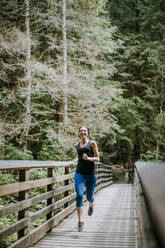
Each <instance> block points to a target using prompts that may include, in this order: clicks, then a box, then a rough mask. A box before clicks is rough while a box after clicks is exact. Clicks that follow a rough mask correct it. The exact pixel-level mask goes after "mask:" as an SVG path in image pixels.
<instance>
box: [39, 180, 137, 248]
mask: <svg viewBox="0 0 165 248" xmlns="http://www.w3.org/2000/svg"><path fill="white" fill-rule="evenodd" d="M87 211H88V205H87V204H86V205H85V206H84V213H83V216H84V219H83V220H84V222H85V225H84V231H83V232H78V231H77V216H76V213H75V212H74V213H73V214H71V215H70V216H69V217H68V218H66V219H65V220H64V221H62V222H61V223H60V224H59V225H58V226H57V227H56V228H54V229H53V230H52V232H50V233H48V234H47V235H46V236H45V237H44V238H43V239H42V240H40V241H39V242H38V243H37V244H36V245H35V248H63V247H67V248H69V247H70V248H88V247H90V248H92V247H93V248H120V247H122V248H135V247H139V245H138V231H137V220H136V214H135V212H136V211H135V202H134V186H133V185H131V184H113V185H111V186H109V187H107V188H104V189H102V190H101V191H99V192H97V193H96V196H95V210H94V214H93V216H88V215H87Z"/></svg>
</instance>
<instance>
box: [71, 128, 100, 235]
mask: <svg viewBox="0 0 165 248" xmlns="http://www.w3.org/2000/svg"><path fill="white" fill-rule="evenodd" d="M79 137H80V140H81V141H80V142H79V143H77V144H76V145H75V148H76V152H77V154H76V159H75V164H76V165H77V168H76V172H75V178H74V179H75V189H76V193H77V196H76V207H77V215H78V231H79V232H80V231H82V230H83V228H84V222H83V221H82V213H83V210H82V206H83V195H84V185H85V186H86V197H87V200H88V201H89V209H88V215H89V216H91V215H92V214H93V208H94V198H93V193H94V189H95V185H96V172H95V163H94V162H99V161H100V157H99V151H98V147H97V144H96V142H95V141H90V140H89V129H88V128H87V127H85V126H83V127H80V128H79Z"/></svg>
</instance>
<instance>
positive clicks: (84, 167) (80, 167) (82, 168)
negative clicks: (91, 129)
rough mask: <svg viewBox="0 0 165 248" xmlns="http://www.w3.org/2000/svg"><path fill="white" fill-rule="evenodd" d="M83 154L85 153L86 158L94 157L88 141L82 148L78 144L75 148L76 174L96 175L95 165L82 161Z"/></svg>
mask: <svg viewBox="0 0 165 248" xmlns="http://www.w3.org/2000/svg"><path fill="white" fill-rule="evenodd" d="M83 153H86V154H87V156H88V157H94V152H93V149H92V146H91V143H90V141H88V143H87V145H86V146H84V147H80V143H78V146H77V154H78V163H77V169H76V172H79V173H81V174H84V175H93V174H96V171H95V163H94V162H91V161H88V160H84V159H83V158H82V155H83Z"/></svg>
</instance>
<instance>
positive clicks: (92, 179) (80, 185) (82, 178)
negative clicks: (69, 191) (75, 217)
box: [74, 172, 96, 207]
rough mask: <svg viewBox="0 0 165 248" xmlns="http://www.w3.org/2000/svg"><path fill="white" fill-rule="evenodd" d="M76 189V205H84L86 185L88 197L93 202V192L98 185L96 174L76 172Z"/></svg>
mask: <svg viewBox="0 0 165 248" xmlns="http://www.w3.org/2000/svg"><path fill="white" fill-rule="evenodd" d="M74 182H75V189H76V193H77V196H76V206H77V207H82V206H83V195H84V186H86V197H87V200H88V201H89V202H93V200H94V198H93V193H94V189H95V186H96V175H83V174H81V173H78V172H76V173H75V176H74Z"/></svg>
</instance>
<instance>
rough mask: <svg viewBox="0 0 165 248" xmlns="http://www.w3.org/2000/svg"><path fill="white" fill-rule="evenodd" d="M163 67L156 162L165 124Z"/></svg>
mask: <svg viewBox="0 0 165 248" xmlns="http://www.w3.org/2000/svg"><path fill="white" fill-rule="evenodd" d="M163 95H164V94H163V67H162V82H161V92H160V113H159V116H160V117H159V119H158V122H159V123H158V139H157V144H156V156H155V158H156V160H158V159H159V153H160V142H161V138H162V137H161V136H162V122H163Z"/></svg>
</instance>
